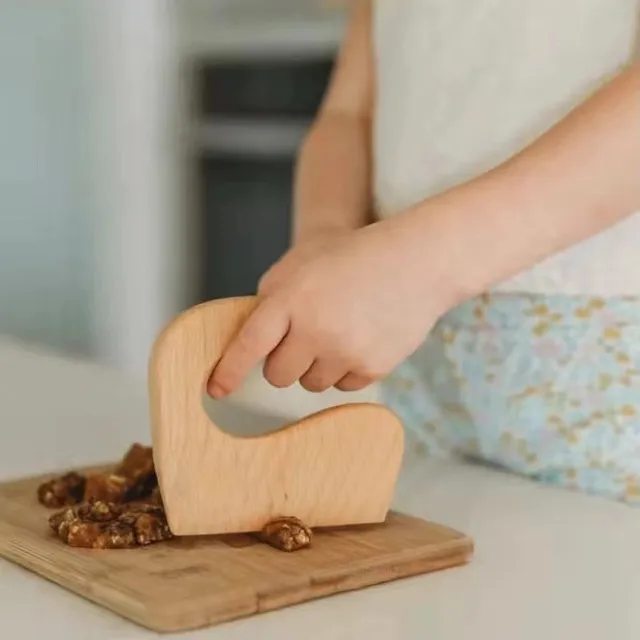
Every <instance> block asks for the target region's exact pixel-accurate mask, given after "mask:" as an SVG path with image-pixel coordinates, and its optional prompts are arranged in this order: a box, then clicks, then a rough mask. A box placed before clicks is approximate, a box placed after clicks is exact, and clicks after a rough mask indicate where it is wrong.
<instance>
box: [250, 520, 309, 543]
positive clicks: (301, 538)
mask: <svg viewBox="0 0 640 640" xmlns="http://www.w3.org/2000/svg"><path fill="white" fill-rule="evenodd" d="M256 537H257V538H258V539H259V540H261V541H262V542H266V543H267V544H269V545H271V546H272V547H275V548H276V549H279V550H280V551H297V550H298V549H302V548H304V547H308V546H309V545H310V544H311V540H312V539H313V532H312V531H311V529H310V528H309V527H307V525H306V524H304V522H302V521H301V520H298V518H293V517H283V518H277V519H276V520H272V521H271V522H268V523H267V524H266V525H265V526H264V527H263V529H262V531H260V532H259V533H258V534H256Z"/></svg>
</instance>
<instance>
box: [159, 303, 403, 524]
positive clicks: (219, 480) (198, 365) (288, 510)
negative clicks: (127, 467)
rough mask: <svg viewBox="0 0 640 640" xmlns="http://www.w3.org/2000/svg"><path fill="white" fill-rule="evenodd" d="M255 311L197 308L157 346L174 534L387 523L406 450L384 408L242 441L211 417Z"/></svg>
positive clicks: (163, 461) (162, 461)
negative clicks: (280, 523) (234, 347)
mask: <svg viewBox="0 0 640 640" xmlns="http://www.w3.org/2000/svg"><path fill="white" fill-rule="evenodd" d="M256 304H257V302H256V299H255V298H253V297H245V298H228V299H224V300H215V301H212V302H205V303H203V304H201V305H197V306H196V307H193V308H191V309H188V310H187V311H185V312H184V313H183V314H181V315H180V316H178V317H177V318H176V319H174V320H173V321H172V322H171V323H169V325H168V326H167V327H166V328H165V329H164V330H163V331H162V332H161V334H160V335H159V336H158V338H157V340H156V341H155V344H154V346H153V350H152V355H151V361H150V365H149V402H150V415H151V422H152V436H153V456H154V461H155V467H156V471H157V474H158V482H159V484H160V488H161V490H162V496H163V499H164V503H165V507H166V511H167V520H168V521H169V525H170V527H171V530H172V531H173V532H174V533H176V534H179V535H197V534H220V533H238V532H246V531H256V530H259V529H261V528H262V527H263V526H264V525H265V524H267V522H269V521H271V520H273V519H275V518H278V517H281V516H287V515H291V514H294V515H295V516H296V517H298V518H300V519H301V520H303V521H304V522H306V523H307V524H308V525H309V526H311V527H318V526H321V527H325V526H338V525H347V524H363V523H367V524H368V523H375V522H382V521H384V519H385V517H386V515H387V512H388V510H389V506H390V504H391V500H392V499H393V494H394V490H395V486H396V480H397V477H398V473H399V471H400V465H401V463H402V455H403V449H404V432H403V428H402V423H401V422H400V420H399V419H398V417H397V416H396V415H395V414H394V413H392V412H391V411H390V410H389V409H387V408H386V407H384V406H382V405H380V404H376V403H359V404H345V405H341V406H337V407H332V408H330V409H326V410H324V411H320V412H318V413H315V414H313V415H310V416H308V417H306V418H303V419H302V420H300V421H298V422H296V423H294V424H291V425H288V426H285V427H282V428H281V429H278V430H276V431H273V432H271V433H267V434H264V435H260V436H253V437H244V438H243V437H237V436H233V435H230V434H229V433H226V432H224V431H222V430H221V429H220V428H219V427H218V426H217V425H215V424H213V423H212V422H211V420H210V419H209V417H208V415H207V414H206V412H205V410H204V406H203V398H204V395H205V389H206V385H207V381H208V379H209V377H210V375H211V371H212V370H213V368H214V366H215V365H216V364H217V363H218V361H219V360H220V357H221V356H222V353H223V352H224V350H225V348H226V346H227V344H228V343H229V341H230V340H231V339H232V337H233V336H234V335H235V334H236V333H237V331H238V329H239V328H240V327H241V326H242V324H243V322H244V320H245V319H246V318H247V317H248V316H249V314H250V313H251V312H252V311H253V310H254V309H255V307H256ZM229 426H232V425H229Z"/></svg>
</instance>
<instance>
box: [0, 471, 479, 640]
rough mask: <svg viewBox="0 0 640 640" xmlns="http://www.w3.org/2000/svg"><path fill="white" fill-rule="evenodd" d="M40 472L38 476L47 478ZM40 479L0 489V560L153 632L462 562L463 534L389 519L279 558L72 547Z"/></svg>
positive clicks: (265, 550)
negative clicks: (59, 533)
mask: <svg viewBox="0 0 640 640" xmlns="http://www.w3.org/2000/svg"><path fill="white" fill-rule="evenodd" d="M48 477H50V476H47V478H48ZM43 479H46V478H27V479H24V480H19V481H16V482H11V483H5V484H0V556H4V557H5V558H7V559H9V560H11V561H13V562H15V563H17V564H19V565H21V566H23V567H26V568H27V569H29V570H31V571H34V572H35V573H37V574H39V575H41V576H43V577H44V578H47V579H49V580H51V581H53V582H55V583H57V584H59V585H61V586H63V587H65V588H67V589H70V590H71V591H73V592H75V593H77V594H78V595H80V596H82V597H84V598H87V599H89V600H92V601H93V602H95V603H97V604H99V605H101V606H103V607H106V608H108V609H110V610H112V611H113V612H115V613H117V614H120V615H121V616H123V617H125V618H128V619H130V620H132V621H134V622H136V623H138V624H140V625H142V626H144V627H148V628H150V629H153V630H155V631H161V632H169V631H184V630H188V629H195V628H198V627H204V626H208V625H214V624H219V623H221V622H224V621H229V620H233V619H236V618H241V617H245V616H250V615H254V614H256V613H261V612H263V611H270V610H273V609H279V608H282V607H285V606H288V605H292V604H297V603H300V602H304V601H307V600H312V599H315V598H320V597H323V596H329V595H332V594H336V593H339V592H344V591H350V590H353V589H359V588H362V587H367V586H370V585H374V584H378V583H382V582H387V581H390V580H395V579H398V578H403V577H407V576H412V575H416V574H422V573H428V572H432V571H437V570H440V569H445V568H448V567H454V566H457V565H462V564H464V563H466V562H467V561H468V560H469V559H470V557H471V555H472V552H473V543H472V541H471V539H470V538H469V537H467V536H466V535H464V534H462V533H459V532H457V531H454V530H452V529H449V528H447V527H444V526H441V525H438V524H434V523H430V522H426V521H424V520H420V519H417V518H412V517H408V516H406V515H401V514H397V513H391V514H390V515H389V518H388V520H387V522H386V523H384V524H380V525H370V526H358V527H347V528H341V529H333V530H331V529H327V530H318V531H316V532H315V536H314V539H313V543H312V546H311V547H310V548H307V549H302V550H300V551H297V552H293V553H285V552H282V551H278V550H276V549H273V548H271V547H269V546H267V545H265V544H262V543H259V542H257V541H256V540H255V539H254V538H253V537H251V536H248V535H233V536H220V537H193V538H181V539H176V540H172V541H170V542H164V543H159V544H156V545H151V546H149V547H146V548H138V549H131V550H108V551H102V550H100V551H98V550H84V549H73V548H70V547H67V546H66V545H64V544H63V543H62V542H61V541H59V540H58V539H57V538H55V537H53V534H52V533H51V532H50V530H49V528H48V525H47V518H48V517H49V515H50V514H51V511H50V510H48V509H46V508H45V507H42V506H41V505H40V504H39V503H38V502H37V500H36V488H37V486H38V485H39V484H40V482H41V481H42V480H43Z"/></svg>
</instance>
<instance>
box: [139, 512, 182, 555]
mask: <svg viewBox="0 0 640 640" xmlns="http://www.w3.org/2000/svg"><path fill="white" fill-rule="evenodd" d="M133 530H134V533H135V536H136V542H137V543H138V544H139V545H141V546H144V545H148V544H152V543H154V542H161V541H162V540H170V539H171V538H173V534H172V533H171V530H170V529H169V524H168V523H167V518H166V516H165V514H164V509H162V508H160V507H157V508H156V509H154V510H153V511H149V512H147V513H141V514H140V515H139V516H138V517H137V519H136V522H135V524H134V525H133Z"/></svg>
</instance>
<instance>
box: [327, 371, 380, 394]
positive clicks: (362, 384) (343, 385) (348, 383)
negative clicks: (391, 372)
mask: <svg viewBox="0 0 640 640" xmlns="http://www.w3.org/2000/svg"><path fill="white" fill-rule="evenodd" d="M374 382H375V379H374V378H369V377H367V376H361V375H358V374H356V373H348V374H347V375H346V376H345V377H344V378H342V380H340V381H339V382H338V383H336V385H335V387H336V389H339V390H340V391H361V390H362V389H365V388H366V387H368V386H369V385H371V384H373V383H374Z"/></svg>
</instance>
